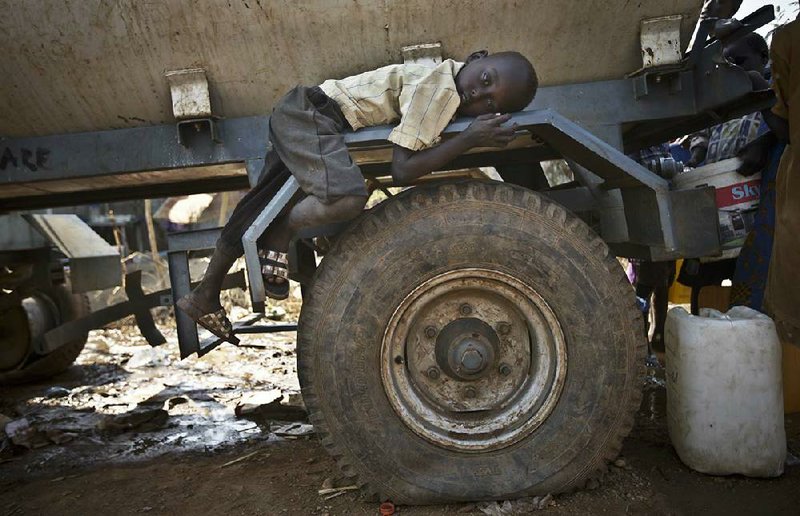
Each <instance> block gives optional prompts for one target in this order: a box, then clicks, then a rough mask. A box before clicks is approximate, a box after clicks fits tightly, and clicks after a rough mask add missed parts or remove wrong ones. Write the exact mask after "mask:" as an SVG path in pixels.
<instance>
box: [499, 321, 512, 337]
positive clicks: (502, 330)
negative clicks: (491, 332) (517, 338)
mask: <svg viewBox="0 0 800 516" xmlns="http://www.w3.org/2000/svg"><path fill="white" fill-rule="evenodd" d="M497 332H498V333H499V334H500V335H508V334H509V333H511V325H510V324H508V323H507V322H501V323H499V324H498V325H497Z"/></svg>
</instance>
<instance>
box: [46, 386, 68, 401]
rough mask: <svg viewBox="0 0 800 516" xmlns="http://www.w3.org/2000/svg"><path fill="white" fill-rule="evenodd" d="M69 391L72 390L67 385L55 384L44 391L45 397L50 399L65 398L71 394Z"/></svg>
mask: <svg viewBox="0 0 800 516" xmlns="http://www.w3.org/2000/svg"><path fill="white" fill-rule="evenodd" d="M69 393H70V390H69V389H67V388H66V387H61V386H58V385H54V386H52V387H48V388H47V390H46V391H44V397H45V398H49V399H55V398H64V397H66V396H69Z"/></svg>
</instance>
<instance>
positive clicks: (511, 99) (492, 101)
mask: <svg viewBox="0 0 800 516" xmlns="http://www.w3.org/2000/svg"><path fill="white" fill-rule="evenodd" d="M538 87H539V79H538V78H537V77H536V71H535V70H534V69H533V65H532V64H531V62H530V61H528V60H527V59H526V58H525V56H523V55H522V54H520V53H519V52H498V53H496V54H492V55H489V54H488V53H487V52H486V51H485V50H484V51H481V52H475V53H474V54H472V55H470V56H469V57H468V58H467V62H466V64H465V65H464V67H463V68H462V69H461V71H459V72H458V75H456V88H457V89H458V94H459V95H460V96H461V105H459V106H458V114H459V115H462V116H479V115H485V114H487V113H512V112H514V111H522V110H523V109H525V107H526V106H527V105H528V104H530V103H531V101H532V100H533V96H534V95H536V89H537V88H538Z"/></svg>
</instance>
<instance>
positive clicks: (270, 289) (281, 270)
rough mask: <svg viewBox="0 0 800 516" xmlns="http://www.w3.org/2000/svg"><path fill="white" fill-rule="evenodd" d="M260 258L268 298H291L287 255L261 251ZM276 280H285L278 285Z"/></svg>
mask: <svg viewBox="0 0 800 516" xmlns="http://www.w3.org/2000/svg"><path fill="white" fill-rule="evenodd" d="M258 258H259V261H260V262H261V276H262V277H263V278H264V292H265V293H266V294H267V296H269V297H271V298H272V299H277V300H281V299H286V298H287V297H289V259H288V257H287V256H286V253H279V252H277V251H264V250H260V251H259V252H258ZM275 278H283V281H281V282H280V283H278V282H276V281H275ZM270 280H272V281H270Z"/></svg>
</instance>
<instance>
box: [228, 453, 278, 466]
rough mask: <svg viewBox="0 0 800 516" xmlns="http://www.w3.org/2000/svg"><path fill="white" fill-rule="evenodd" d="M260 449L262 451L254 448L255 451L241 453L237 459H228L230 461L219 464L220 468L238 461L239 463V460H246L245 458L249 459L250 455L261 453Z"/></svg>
mask: <svg viewBox="0 0 800 516" xmlns="http://www.w3.org/2000/svg"><path fill="white" fill-rule="evenodd" d="M262 451H263V450H256V451H254V452H251V453H248V454H246V455H242V456H241V457H239V458H238V459H233V460H230V461H228V462H226V463H225V464H223V465H222V466H220V469H222V468H227V467H228V466H233V465H234V464H238V463H240V462H243V461H246V460H247V459H249V458H250V457H253V456H254V455H258V454H259V453H261V452H262ZM267 455H268V456H269V454H267Z"/></svg>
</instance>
